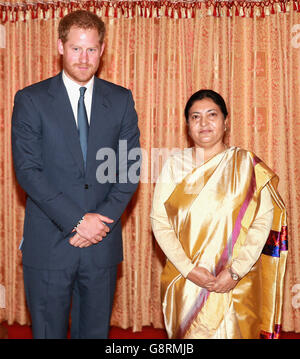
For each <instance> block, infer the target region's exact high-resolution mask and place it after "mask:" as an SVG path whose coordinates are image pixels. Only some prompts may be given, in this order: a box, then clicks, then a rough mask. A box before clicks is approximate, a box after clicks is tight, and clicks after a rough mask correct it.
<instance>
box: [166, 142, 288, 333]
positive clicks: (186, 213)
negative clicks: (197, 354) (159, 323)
mask: <svg viewBox="0 0 300 359" xmlns="http://www.w3.org/2000/svg"><path fill="white" fill-rule="evenodd" d="M277 184H278V177H277V176H276V175H275V174H274V173H273V172H272V170H270V169H269V168H268V167H267V166H266V165H265V164H264V163H263V162H262V161H261V160H260V159H259V158H258V157H256V156H255V155H254V154H253V153H251V152H249V151H246V150H243V149H240V148H237V147H231V148H230V149H227V150H225V151H224V152H222V153H220V154H218V155H216V156H215V157H213V158H212V159H210V160H209V161H207V162H206V163H204V164H203V165H201V166H200V167H196V168H194V169H193V170H192V171H191V172H190V173H188V174H187V175H186V176H185V177H184V179H183V180H182V181H181V182H180V183H179V184H177V185H176V187H175V189H174V191H173V192H172V194H171V195H170V197H169V198H168V199H167V201H166V202H165V203H164V206H165V209H166V212H167V215H168V219H169V222H170V224H171V225H172V227H173V229H174V232H175V233H176V236H177V238H178V239H179V241H180V243H181V245H182V247H183V249H184V251H185V253H186V255H187V256H188V257H189V258H190V259H191V261H192V263H194V264H197V263H198V262H199V263H200V262H201V263H206V264H207V269H208V270H209V271H210V272H211V273H213V274H214V275H215V276H216V275H218V273H219V272H220V271H222V270H223V269H224V268H226V267H228V266H230V265H231V263H232V261H233V260H234V258H236V257H237V256H238V254H239V251H240V249H241V248H242V246H243V244H244V243H245V241H246V240H247V232H248V230H249V228H250V226H251V224H252V223H253V221H254V219H255V216H256V213H257V212H258V210H259V206H260V204H261V203H260V194H261V191H262V189H263V188H265V187H267V188H268V191H269V192H270V194H271V197H272V202H273V206H274V215H273V224H272V228H271V231H270V234H269V237H268V239H267V242H266V244H265V246H264V248H263V251H262V253H261V255H260V256H259V259H258V261H257V262H256V263H255V264H254V266H253V267H252V268H251V270H250V272H248V273H247V274H246V275H245V276H244V277H243V278H242V279H241V280H240V281H239V282H238V284H237V285H236V287H235V288H234V289H233V290H231V291H230V292H228V293H216V292H209V291H207V290H206V289H205V288H201V287H199V286H197V285H195V284H194V283H193V282H191V281H190V280H188V279H186V278H185V277H184V276H183V275H182V274H181V273H180V272H179V271H178V270H177V269H176V268H175V266H174V265H173V264H172V263H171V262H170V261H167V264H166V266H165V268H164V270H163V273H162V276H161V285H162V302H163V314H164V319H165V325H166V330H167V332H168V335H169V337H170V338H191V339H192V338H278V337H279V335H280V330H281V316H282V296H283V278H284V274H285V267H286V258H287V219H286V210H285V206H284V203H283V201H282V199H281V197H280V195H279V194H278V192H277V190H276V188H277Z"/></svg>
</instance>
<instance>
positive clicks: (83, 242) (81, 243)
mask: <svg viewBox="0 0 300 359" xmlns="http://www.w3.org/2000/svg"><path fill="white" fill-rule="evenodd" d="M73 232H75V229H74V230H73ZM69 243H70V244H71V245H72V246H74V247H79V248H85V247H89V246H92V245H93V243H92V242H90V241H88V240H87V239H85V238H82V237H80V235H79V234H78V233H76V234H75V235H74V236H73V237H72V238H70V240H69Z"/></svg>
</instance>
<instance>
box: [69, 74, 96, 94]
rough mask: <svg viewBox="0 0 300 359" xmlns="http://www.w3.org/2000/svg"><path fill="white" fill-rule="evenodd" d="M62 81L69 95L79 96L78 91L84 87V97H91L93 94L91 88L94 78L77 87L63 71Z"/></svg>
mask: <svg viewBox="0 0 300 359" xmlns="http://www.w3.org/2000/svg"><path fill="white" fill-rule="evenodd" d="M62 79H63V82H64V84H65V86H66V88H67V90H68V92H69V91H70V92H71V93H73V94H74V95H76V96H79V89H80V87H86V92H85V94H86V95H89V96H92V93H93V87H94V76H93V77H92V78H91V79H90V80H89V82H88V83H86V84H85V85H84V86H82V85H79V84H78V83H77V82H75V81H73V80H71V79H70V78H69V77H68V76H67V75H66V73H65V71H64V70H63V72H62Z"/></svg>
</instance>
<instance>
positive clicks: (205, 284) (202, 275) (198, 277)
mask: <svg viewBox="0 0 300 359" xmlns="http://www.w3.org/2000/svg"><path fill="white" fill-rule="evenodd" d="M187 279H189V280H190V281H192V282H193V283H195V284H197V285H198V286H199V287H202V288H206V289H207V290H208V291H210V292H211V291H212V288H213V287H214V285H215V282H216V277H215V276H213V275H212V274H211V273H210V272H209V271H208V270H207V269H205V268H203V267H197V266H196V267H194V268H193V269H192V270H191V271H190V273H189V274H188V276H187Z"/></svg>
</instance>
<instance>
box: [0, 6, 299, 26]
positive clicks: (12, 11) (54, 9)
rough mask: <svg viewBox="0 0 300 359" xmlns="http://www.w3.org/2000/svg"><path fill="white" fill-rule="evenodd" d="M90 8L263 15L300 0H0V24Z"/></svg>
mask: <svg viewBox="0 0 300 359" xmlns="http://www.w3.org/2000/svg"><path fill="white" fill-rule="evenodd" d="M78 9H86V10H90V11H93V12H95V13H97V14H98V15H99V16H102V17H103V16H105V17H114V18H120V17H127V18H132V17H134V16H142V17H146V18H152V17H170V18H177V19H187V18H188V19H190V18H195V17H201V16H215V17H219V16H229V17H231V16H240V17H250V18H254V17H262V18H264V17H265V16H268V15H272V14H275V13H278V12H284V13H285V12H289V11H291V10H294V11H297V12H300V0H270V1H254V0H249V1H218V0H202V1H199V0H198V1H195V0H183V1H174V0H169V1H159V0H151V1H149V0H148V1H125V0H121V1H99V0H93V1H92V0H91V1H90V0H88V1H80V0H78V1H56V0H54V1H47V0H45V1H30V2H29V1H25V2H18V1H9V2H1V1H0V23H6V22H7V21H10V22H17V21H26V20H29V18H32V19H45V20H46V19H49V18H60V17H63V16H64V15H66V14H67V13H69V12H72V11H75V10H78Z"/></svg>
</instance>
